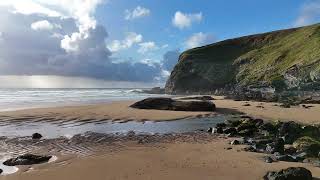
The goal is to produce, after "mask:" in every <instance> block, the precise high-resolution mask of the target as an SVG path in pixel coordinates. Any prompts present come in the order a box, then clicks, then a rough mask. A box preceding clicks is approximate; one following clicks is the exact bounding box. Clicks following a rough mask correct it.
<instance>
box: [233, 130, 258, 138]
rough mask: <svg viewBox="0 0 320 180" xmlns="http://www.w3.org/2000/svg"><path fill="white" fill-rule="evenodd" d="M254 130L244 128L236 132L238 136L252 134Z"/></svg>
mask: <svg viewBox="0 0 320 180" xmlns="http://www.w3.org/2000/svg"><path fill="white" fill-rule="evenodd" d="M254 132H255V130H254V129H244V130H241V131H238V132H237V134H239V135H240V136H248V137H249V136H253V134H254Z"/></svg>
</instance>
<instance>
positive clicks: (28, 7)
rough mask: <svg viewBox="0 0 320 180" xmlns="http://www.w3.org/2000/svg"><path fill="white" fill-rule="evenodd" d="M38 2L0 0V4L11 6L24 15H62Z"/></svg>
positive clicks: (29, 0)
mask: <svg viewBox="0 0 320 180" xmlns="http://www.w3.org/2000/svg"><path fill="white" fill-rule="evenodd" d="M39 2H41V1H39ZM39 2H37V1H34V0H23V1H21V0H9V1H2V2H0V6H9V7H12V8H13V9H14V11H13V12H14V13H21V14H25V15H30V14H43V15H47V16H50V17H58V16H62V14H61V13H60V12H57V11H55V10H52V9H50V8H47V7H45V6H44V5H42V4H41V3H39Z"/></svg>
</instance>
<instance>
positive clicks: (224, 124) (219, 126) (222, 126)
mask: <svg viewBox="0 0 320 180" xmlns="http://www.w3.org/2000/svg"><path fill="white" fill-rule="evenodd" d="M226 126H227V124H226V123H217V124H216V128H225V127H226Z"/></svg>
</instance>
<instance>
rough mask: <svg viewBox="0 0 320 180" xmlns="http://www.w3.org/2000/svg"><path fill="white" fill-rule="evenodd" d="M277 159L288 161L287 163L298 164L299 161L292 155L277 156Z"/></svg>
mask: <svg viewBox="0 0 320 180" xmlns="http://www.w3.org/2000/svg"><path fill="white" fill-rule="evenodd" d="M275 159H276V160H277V161H286V162H298V159H297V158H295V157H294V156H291V155H287V154H285V155H276V156H275Z"/></svg>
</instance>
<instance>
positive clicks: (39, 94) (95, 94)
mask: <svg viewBox="0 0 320 180" xmlns="http://www.w3.org/2000/svg"><path fill="white" fill-rule="evenodd" d="M143 90H144V89H130V88H117V89H114V88H103V89H102V88H99V89H43V88H41V89H30V88H28V89H0V111H12V110H19V109H29V108H41V107H58V106H71V105H82V104H98V103H108V102H112V101H119V100H140V99H143V98H147V97H152V96H161V95H155V94H146V93H142V91H143Z"/></svg>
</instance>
